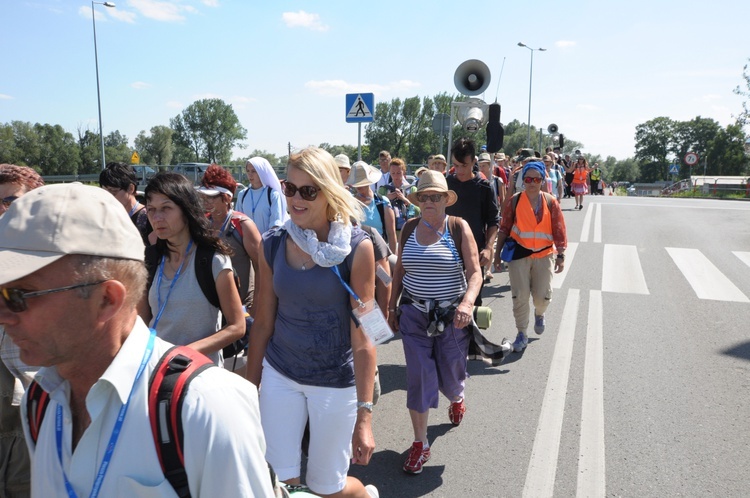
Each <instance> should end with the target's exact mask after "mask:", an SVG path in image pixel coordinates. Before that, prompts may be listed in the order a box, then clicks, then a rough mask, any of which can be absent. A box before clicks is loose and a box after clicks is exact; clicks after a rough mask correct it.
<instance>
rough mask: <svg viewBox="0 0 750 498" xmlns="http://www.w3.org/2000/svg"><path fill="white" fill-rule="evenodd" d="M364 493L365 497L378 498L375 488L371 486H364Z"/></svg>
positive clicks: (378, 494)
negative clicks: (365, 493)
mask: <svg viewBox="0 0 750 498" xmlns="http://www.w3.org/2000/svg"><path fill="white" fill-rule="evenodd" d="M365 491H367V496H369V497H370V498H380V493H379V492H378V488H376V487H375V486H373V485H372V484H368V485H367V486H365Z"/></svg>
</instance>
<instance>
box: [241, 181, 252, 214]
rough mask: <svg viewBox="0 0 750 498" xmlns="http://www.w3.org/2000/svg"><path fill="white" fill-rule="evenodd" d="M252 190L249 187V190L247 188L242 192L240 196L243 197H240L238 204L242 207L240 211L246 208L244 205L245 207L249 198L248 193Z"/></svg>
mask: <svg viewBox="0 0 750 498" xmlns="http://www.w3.org/2000/svg"><path fill="white" fill-rule="evenodd" d="M251 188H252V187H251V186H248V187H247V188H246V189H245V190H243V191H242V193H241V194H240V195H241V196H242V197H240V198H238V199H237V202H238V203H239V205H240V209H243V207H244V205H245V198H246V197H247V192H248V191H249V190H250V189H251Z"/></svg>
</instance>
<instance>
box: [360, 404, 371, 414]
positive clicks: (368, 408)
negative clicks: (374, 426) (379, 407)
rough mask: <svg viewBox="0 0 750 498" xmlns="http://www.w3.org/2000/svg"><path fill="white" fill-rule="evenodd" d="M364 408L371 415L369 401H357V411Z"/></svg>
mask: <svg viewBox="0 0 750 498" xmlns="http://www.w3.org/2000/svg"><path fill="white" fill-rule="evenodd" d="M360 408H364V409H365V410H367V411H368V412H370V413H372V403H371V402H369V401H357V410H359V409H360Z"/></svg>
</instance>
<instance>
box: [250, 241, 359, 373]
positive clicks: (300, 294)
mask: <svg viewBox="0 0 750 498" xmlns="http://www.w3.org/2000/svg"><path fill="white" fill-rule="evenodd" d="M274 237H278V239H277V240H276V242H278V249H277V250H276V254H275V255H271V252H272V245H273V244H274V240H273V238H274ZM287 237H288V234H287V232H286V231H285V230H283V229H275V230H269V231H268V232H266V233H264V234H263V251H264V255H265V257H266V261H269V264H271V262H273V263H272V264H271V268H272V270H273V290H274V293H275V294H276V297H277V298H278V307H277V312H276V321H275V323H274V332H273V335H272V336H271V340H270V341H269V342H268V347H267V349H266V360H268V362H269V363H270V364H271V366H273V368H274V369H276V370H277V371H279V372H281V373H282V374H284V375H286V376H287V377H288V378H290V379H291V380H293V381H295V382H298V383H300V384H304V385H310V386H319V387H335V388H344V387H350V386H353V385H354V360H353V356H352V344H351V322H350V320H351V305H350V303H349V293H348V292H347V290H346V289H345V288H344V286H343V285H342V284H341V281H340V280H339V279H338V277H337V276H336V275H335V274H334V273H333V271H332V270H331V268H323V267H320V266H317V265H316V266H314V267H313V268H311V269H309V270H297V269H295V268H292V267H291V266H289V264H288V263H287V261H286V239H287ZM365 237H367V235H366V234H365V233H364V232H363V231H362V230H360V229H359V228H356V227H355V228H353V229H352V238H351V247H352V252H351V253H349V256H347V258H346V260H344V262H343V263H341V264H340V265H339V271H340V272H341V277H342V278H343V279H344V280H345V281H346V282H349V274H350V269H351V267H352V261H353V259H354V252H355V250H356V248H357V246H358V245H359V243H360V242H361V241H362V240H363V239H364V238H365Z"/></svg>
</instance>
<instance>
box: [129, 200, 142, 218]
mask: <svg viewBox="0 0 750 498" xmlns="http://www.w3.org/2000/svg"><path fill="white" fill-rule="evenodd" d="M139 207H141V203H140V202H137V201H136V203H135V206H133V209H131V210H130V212H129V213H128V218H132V217H133V215H134V214H135V212H136V211H138V208H139Z"/></svg>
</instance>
